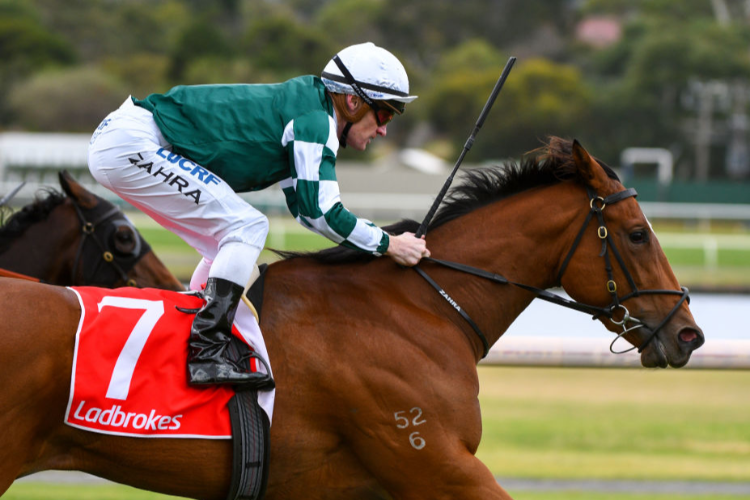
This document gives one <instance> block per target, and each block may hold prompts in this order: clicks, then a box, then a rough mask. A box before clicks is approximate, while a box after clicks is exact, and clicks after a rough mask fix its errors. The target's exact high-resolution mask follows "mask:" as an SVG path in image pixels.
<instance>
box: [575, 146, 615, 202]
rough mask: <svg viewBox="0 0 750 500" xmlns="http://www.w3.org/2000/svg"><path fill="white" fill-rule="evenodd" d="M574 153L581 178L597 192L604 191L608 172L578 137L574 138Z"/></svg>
mask: <svg viewBox="0 0 750 500" xmlns="http://www.w3.org/2000/svg"><path fill="white" fill-rule="evenodd" d="M572 153H573V160H574V161H575V164H576V167H577V169H578V176H579V177H580V178H581V180H582V181H583V182H584V183H585V184H586V185H588V186H590V187H591V188H593V189H594V190H595V191H597V192H600V191H604V187H605V186H606V184H607V182H608V181H607V173H606V172H605V171H604V169H603V168H602V166H601V165H599V162H598V161H596V160H595V159H594V157H593V156H591V155H590V154H589V152H588V151H586V149H585V148H584V147H583V146H581V143H580V142H578V140H576V139H574V140H573V148H572Z"/></svg>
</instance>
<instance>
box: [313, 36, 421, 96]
mask: <svg viewBox="0 0 750 500" xmlns="http://www.w3.org/2000/svg"><path fill="white" fill-rule="evenodd" d="M347 73H348V74H347ZM321 78H322V80H323V83H324V84H325V86H326V88H327V89H328V91H329V92H333V93H337V94H352V95H359V96H360V97H362V98H363V99H364V101H365V102H367V101H368V100H370V99H372V100H378V101H396V102H398V103H408V102H411V101H413V100H414V99H416V98H417V96H415V95H409V77H408V76H406V70H405V69H404V66H403V65H402V64H401V62H400V61H399V60H398V59H397V58H396V56H394V55H393V54H391V53H390V52H388V51H387V50H385V49H383V48H381V47H378V46H376V45H375V44H374V43H372V42H367V43H361V44H358V45H351V46H349V47H347V48H345V49H344V50H342V51H341V52H339V53H338V54H337V55H335V56H334V57H333V59H331V60H330V61H329V62H328V64H326V67H325V68H324V69H323V73H322V75H321ZM361 93H364V94H365V96H366V97H364V96H362V94H361ZM368 98H369V99H368ZM368 104H369V103H368ZM399 107H400V108H401V110H403V104H401V105H400V106H399Z"/></svg>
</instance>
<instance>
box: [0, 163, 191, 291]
mask: <svg viewBox="0 0 750 500" xmlns="http://www.w3.org/2000/svg"><path fill="white" fill-rule="evenodd" d="M59 178H60V186H61V187H62V189H63V191H64V194H62V193H59V192H57V191H54V190H48V191H47V194H46V196H45V197H44V198H37V200H36V201H35V202H34V203H32V204H29V205H27V206H25V207H24V208H23V209H21V210H20V211H18V212H16V213H14V214H13V215H12V216H11V217H10V218H9V219H8V220H7V221H6V222H5V224H3V225H2V226H0V276H13V277H19V278H24V277H25V278H27V279H31V278H35V279H37V280H40V281H43V282H45V283H50V284H53V285H93V286H101V287H106V288H116V287H119V286H126V285H127V286H139V287H154V288H164V289H167V290H183V289H184V286H182V284H181V283H180V282H179V281H178V280H177V278H175V277H174V276H173V275H172V273H170V272H169V270H168V269H167V268H166V267H165V266H164V264H163V263H162V262H161V261H160V260H159V258H158V257H157V256H156V255H155V254H154V252H153V251H152V250H151V247H150V246H149V245H148V243H146V241H145V240H144V239H143V237H142V236H141V235H140V233H139V232H138V230H137V229H136V228H135V227H134V226H133V225H132V223H131V222H130V221H128V219H127V218H126V217H125V215H124V214H123V213H122V211H120V209H118V208H117V207H116V206H115V205H113V204H112V203H110V202H108V201H106V200H104V199H103V198H100V197H99V196H96V195H94V194H93V193H91V192H89V191H88V190H86V189H85V188H84V187H83V186H81V185H80V184H79V183H78V182H76V181H75V179H73V177H71V176H70V174H68V173H67V172H65V171H63V172H60V174H59Z"/></svg>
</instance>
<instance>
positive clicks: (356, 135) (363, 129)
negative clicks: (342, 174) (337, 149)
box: [346, 109, 388, 151]
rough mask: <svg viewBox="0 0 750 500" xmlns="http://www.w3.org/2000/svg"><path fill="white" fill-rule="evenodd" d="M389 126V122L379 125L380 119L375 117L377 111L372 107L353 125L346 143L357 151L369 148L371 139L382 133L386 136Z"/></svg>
mask: <svg viewBox="0 0 750 500" xmlns="http://www.w3.org/2000/svg"><path fill="white" fill-rule="evenodd" d="M387 128H388V125H387V124H383V125H378V121H377V120H376V118H375V112H374V111H373V110H372V109H370V110H368V111H367V113H365V115H364V116H363V117H362V119H361V120H359V121H358V122H357V123H355V124H354V125H352V128H351V129H350V130H349V135H348V136H347V139H346V145H347V146H349V147H351V148H354V149H356V150H357V151H364V150H365V149H367V145H368V144H370V141H372V140H373V139H375V138H376V137H377V136H379V135H381V136H383V137H385V135H386V134H387V130H386V129H387Z"/></svg>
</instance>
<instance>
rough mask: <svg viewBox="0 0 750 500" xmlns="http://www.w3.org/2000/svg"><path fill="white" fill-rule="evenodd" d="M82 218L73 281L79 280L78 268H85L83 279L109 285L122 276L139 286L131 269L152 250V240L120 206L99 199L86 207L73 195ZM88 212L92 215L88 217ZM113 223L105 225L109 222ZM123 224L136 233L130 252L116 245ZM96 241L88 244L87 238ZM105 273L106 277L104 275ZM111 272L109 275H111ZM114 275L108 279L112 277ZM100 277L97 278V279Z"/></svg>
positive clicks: (91, 283) (126, 281)
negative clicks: (93, 205) (128, 217)
mask: <svg viewBox="0 0 750 500" xmlns="http://www.w3.org/2000/svg"><path fill="white" fill-rule="evenodd" d="M70 201H71V202H72V203H73V207H74V208H75V210H76V214H77V215H78V219H79V221H80V222H81V242H80V243H79V244H78V250H77V251H76V256H75V260H74V261H73V268H72V269H71V275H70V282H71V284H73V285H75V284H76V276H77V274H78V268H79V267H81V268H83V271H82V274H83V279H82V282H83V283H85V284H86V285H92V286H107V285H110V286H111V285H112V284H114V283H115V282H116V281H117V279H118V278H119V279H120V280H121V281H122V282H123V283H125V285H127V286H138V283H137V282H136V280H134V279H131V278H128V272H129V271H130V270H131V269H132V268H133V266H135V264H136V263H137V262H138V261H139V260H140V259H141V258H142V257H143V256H144V255H145V254H147V253H148V252H150V251H151V247H150V246H149V244H148V243H147V242H146V241H145V240H144V239H143V238H142V237H141V235H140V233H138V231H137V230H136V229H135V227H134V226H133V224H131V222H130V221H129V220H128V219H127V217H126V216H125V214H123V213H122V212H121V211H120V209H119V208H117V207H116V206H112V208H110V209H108V210H107V208H108V207H107V206H105V204H103V203H99V204H97V205H96V207H94V208H92V209H84V208H82V207H81V206H80V205H79V204H78V202H77V201H76V200H75V199H73V198H70ZM87 216H88V217H87ZM107 221H111V222H110V224H108V225H104V223H105V222H107ZM122 226H128V227H130V228H131V229H132V231H133V234H134V235H135V245H134V247H133V249H132V250H130V251H128V252H121V251H117V249H113V248H112V247H113V245H114V244H113V239H114V236H115V232H116V231H117V230H118V229H119V228H120V227H122ZM89 241H91V242H93V243H94V244H93V245H87V244H86V243H87V242H89ZM90 262H95V264H94V265H93V266H88V267H86V268H84V267H83V266H84V263H90ZM106 264H108V265H109V267H108V268H107V270H108V271H109V272H107V271H103V272H100V269H101V267H102V265H106ZM101 274H104V277H102V276H101ZM107 274H109V276H107ZM110 277H112V278H114V279H108V278H110ZM95 279H96V280H97V281H94V280H95Z"/></svg>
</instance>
